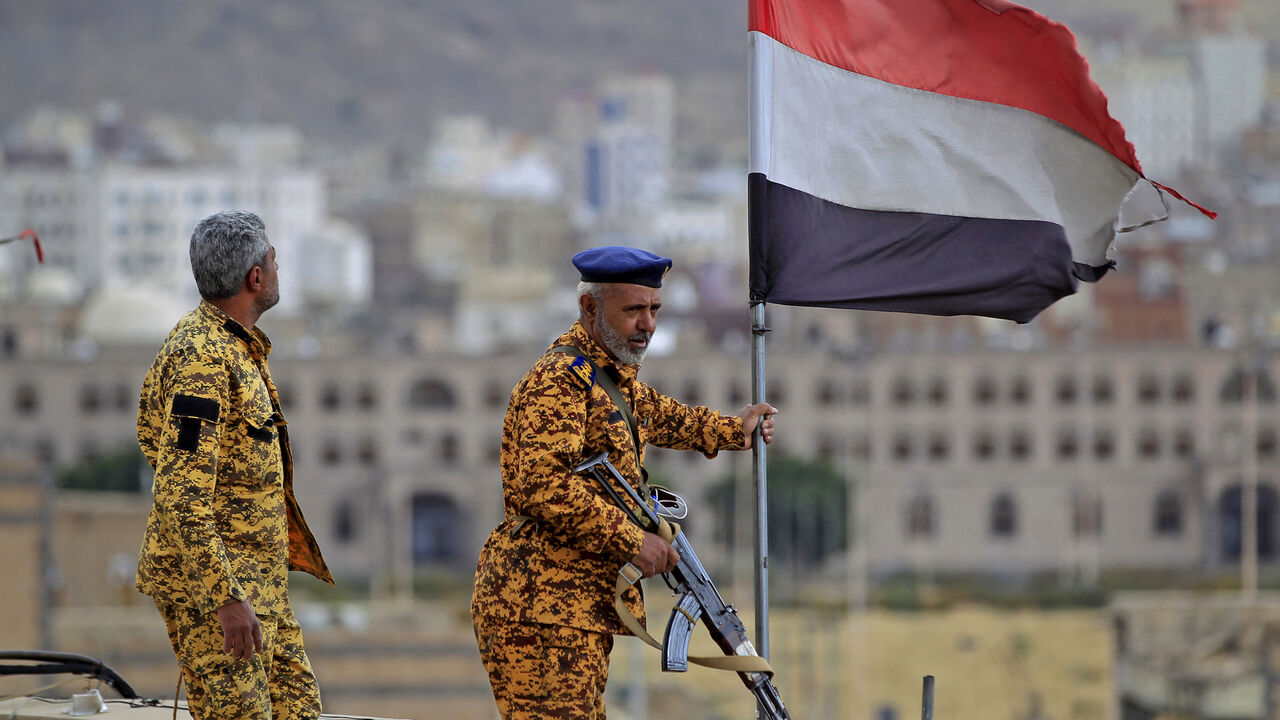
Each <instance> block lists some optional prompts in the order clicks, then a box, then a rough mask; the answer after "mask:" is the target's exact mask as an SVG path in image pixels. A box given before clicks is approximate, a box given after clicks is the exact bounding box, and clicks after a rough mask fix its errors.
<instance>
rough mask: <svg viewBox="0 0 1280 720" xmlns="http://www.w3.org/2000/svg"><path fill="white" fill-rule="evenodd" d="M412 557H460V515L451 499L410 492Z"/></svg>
mask: <svg viewBox="0 0 1280 720" xmlns="http://www.w3.org/2000/svg"><path fill="white" fill-rule="evenodd" d="M411 512H412V518H413V520H412V533H413V535H412V539H411V541H412V542H411V545H412V548H413V561H414V563H415V564H421V563H451V562H456V561H459V560H461V559H462V541H461V538H462V537H463V532H462V530H463V528H462V516H461V513H460V512H459V511H458V506H457V504H456V503H455V502H453V500H451V499H449V498H448V497H446V496H444V495H438V494H435V493H419V494H416V495H414V496H413V501H412V505H411Z"/></svg>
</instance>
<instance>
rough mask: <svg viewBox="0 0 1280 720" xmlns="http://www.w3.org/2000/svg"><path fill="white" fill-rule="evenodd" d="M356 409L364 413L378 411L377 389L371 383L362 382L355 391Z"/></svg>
mask: <svg viewBox="0 0 1280 720" xmlns="http://www.w3.org/2000/svg"><path fill="white" fill-rule="evenodd" d="M356 407H359V408H360V409H361V410H364V411H365V412H370V411H373V410H377V409H378V388H377V387H376V386H374V384H373V383H371V382H362V383H360V387H359V388H357V389H356Z"/></svg>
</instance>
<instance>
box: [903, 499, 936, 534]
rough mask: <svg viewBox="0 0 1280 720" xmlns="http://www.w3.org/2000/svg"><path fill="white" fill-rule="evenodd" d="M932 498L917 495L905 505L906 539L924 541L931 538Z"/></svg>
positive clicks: (932, 520) (932, 522)
mask: <svg viewBox="0 0 1280 720" xmlns="http://www.w3.org/2000/svg"><path fill="white" fill-rule="evenodd" d="M933 530H934V510H933V498H932V497H930V496H928V495H917V496H915V497H913V498H911V501H910V502H909V503H907V537H910V538H919V539H926V538H931V537H933Z"/></svg>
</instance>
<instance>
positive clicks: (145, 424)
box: [137, 212, 333, 720]
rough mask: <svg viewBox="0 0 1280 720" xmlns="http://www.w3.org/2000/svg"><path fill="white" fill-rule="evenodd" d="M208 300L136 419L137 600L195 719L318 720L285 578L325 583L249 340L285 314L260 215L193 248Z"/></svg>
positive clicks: (195, 237) (265, 378) (219, 227)
mask: <svg viewBox="0 0 1280 720" xmlns="http://www.w3.org/2000/svg"><path fill="white" fill-rule="evenodd" d="M191 267H192V271H193V272H194V274H195V279H196V285H197V287H198V288H199V290H200V295H201V297H203V298H204V300H203V301H202V302H201V303H200V305H199V306H198V307H196V309H194V310H192V311H191V312H189V313H187V314H186V315H185V316H183V318H182V319H181V320H179V321H178V324H177V325H176V326H175V327H174V329H173V331H172V332H171V333H170V334H169V337H168V339H167V340H165V343H164V346H163V347H161V349H160V353H159V355H158V356H157V357H156V360H155V363H154V364H153V365H152V366H151V370H150V371H149V372H148V373H147V378H146V381H145V383H144V384H143V387H142V398H141V400H140V402H139V406H138V444H139V446H140V447H141V448H142V452H143V454H145V455H146V457H147V460H148V461H149V462H150V463H151V466H152V468H154V470H155V484H154V493H155V504H154V506H153V507H152V509H151V515H150V518H149V519H148V520H147V530H146V536H145V538H144V539H143V545H142V553H141V556H140V557H139V559H138V582H137V585H138V590H140V591H142V592H143V593H146V594H147V595H150V596H151V597H152V599H154V600H155V603H156V606H157V607H158V608H159V610H160V614H161V615H162V616H163V617H164V621H165V625H166V626H167V627H168V630H169V639H170V641H171V643H172V645H173V650H174V653H175V654H176V655H177V658H178V662H179V664H180V665H181V666H182V673H183V677H184V679H185V681H186V684H187V699H188V701H189V703H188V704H189V707H190V710H191V714H192V715H193V716H194V717H195V718H197V720H205V719H206V718H209V719H213V718H216V719H218V720H222V719H226V720H231V719H232V718H240V719H245V718H249V719H252V720H268V719H270V718H275V719H276V720H280V719H281V718H290V719H293V718H315V717H317V716H318V715H319V714H320V693H319V689H318V687H317V685H316V680H315V676H314V675H313V674H312V671H311V664H310V662H309V661H308V660H307V655H306V652H305V651H304V650H303V647H302V633H301V631H300V629H299V628H298V621H297V619H296V618H295V617H294V615H293V610H292V609H291V607H290V605H289V588H288V577H287V573H288V571H289V570H302V571H305V572H308V573H311V574H312V575H315V576H316V577H318V578H320V579H322V580H325V581H327V582H330V583H332V582H333V579H332V577H331V576H330V574H329V569H328V568H327V567H326V566H325V562H324V559H323V558H322V557H321V556H320V549H319V547H317V545H316V542H315V539H314V538H313V537H312V535H311V531H310V530H309V529H307V524H306V521H305V520H304V519H303V517H302V513H301V511H300V510H299V508H298V503H297V500H295V499H294V495H293V458H292V455H291V454H290V451H289V436H288V430H287V428H286V427H285V422H284V416H283V415H282V414H281V412H280V397H279V395H278V393H277V392H276V387H275V384H274V383H272V382H271V374H270V372H269V371H268V369H267V355H268V354H269V353H270V352H271V341H270V340H269V339H268V338H267V336H266V334H265V333H263V332H262V331H261V330H259V329H258V328H256V327H254V325H255V323H256V322H257V320H258V318H259V316H261V315H262V313H263V312H264V311H266V310H267V309H268V308H270V307H272V306H273V305H275V304H276V302H277V301H279V298H280V294H279V284H278V277H277V271H278V267H279V266H278V265H277V264H276V260H275V248H273V247H271V244H270V243H269V242H268V240H267V235H266V229H265V227H264V225H263V223H262V219H261V218H259V217H258V216H257V215H255V214H253V213H247V212H226V213H218V214H215V215H213V216H210V217H208V218H206V219H204V220H203V221H201V222H200V224H199V225H197V226H196V229H195V232H194V233H193V234H192V236H191Z"/></svg>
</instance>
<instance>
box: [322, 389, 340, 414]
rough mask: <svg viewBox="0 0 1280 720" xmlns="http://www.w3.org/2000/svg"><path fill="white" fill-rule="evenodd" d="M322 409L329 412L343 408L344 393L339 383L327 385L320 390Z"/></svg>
mask: <svg viewBox="0 0 1280 720" xmlns="http://www.w3.org/2000/svg"><path fill="white" fill-rule="evenodd" d="M320 407H322V408H324V409H325V410H327V411H329V412H333V411H335V410H337V409H339V408H341V407H342V393H341V391H340V390H339V389H338V384H337V383H332V382H329V383H325V385H324V388H323V389H321V390H320Z"/></svg>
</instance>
